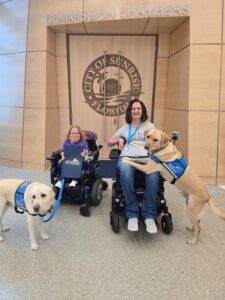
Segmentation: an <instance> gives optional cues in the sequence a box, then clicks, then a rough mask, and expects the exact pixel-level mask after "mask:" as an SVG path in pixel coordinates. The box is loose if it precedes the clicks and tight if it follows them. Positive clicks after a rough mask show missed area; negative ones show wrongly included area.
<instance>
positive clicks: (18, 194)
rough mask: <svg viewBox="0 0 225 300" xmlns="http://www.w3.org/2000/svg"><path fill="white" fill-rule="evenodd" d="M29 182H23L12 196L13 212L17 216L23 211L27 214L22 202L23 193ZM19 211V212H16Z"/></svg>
mask: <svg viewBox="0 0 225 300" xmlns="http://www.w3.org/2000/svg"><path fill="white" fill-rule="evenodd" d="M30 184H31V182H29V181H24V182H22V183H21V184H20V185H19V186H18V188H17V190H16V192H15V195H14V202H15V211H16V212H17V213H19V214H23V213H24V212H25V211H26V212H27V209H26V205H25V202H24V194H25V191H26V189H27V187H28V185H30ZM18 208H19V209H21V210H18Z"/></svg>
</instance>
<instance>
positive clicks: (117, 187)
mask: <svg viewBox="0 0 225 300" xmlns="http://www.w3.org/2000/svg"><path fill="white" fill-rule="evenodd" d="M178 135H179V134H178V133H177V132H173V133H172V136H171V139H172V140H173V142H174V143H175V141H176V140H177V139H178ZM119 154H120V151H119V150H118V149H112V150H111V152H110V155H109V158H110V159H111V160H113V161H115V165H116V163H117V160H118V158H119ZM134 191H135V194H136V198H137V201H138V206H139V208H140V210H141V202H142V197H143V194H144V191H145V178H144V175H143V173H142V172H140V171H138V170H137V172H136V173H135V178H134ZM111 203H112V204H111V205H112V207H111V212H110V225H111V227H112V230H113V232H115V233H119V232H120V224H121V222H120V218H121V217H123V218H124V220H125V221H126V218H125V197H124V193H123V190H122V187H121V184H120V173H119V170H118V169H115V178H113V184H112V201H111ZM156 205H157V219H156V220H155V221H156V224H157V226H158V227H159V221H158V220H159V219H160V224H161V229H162V231H163V232H164V233H165V234H168V235H169V234H170V233H171V232H172V231H173V221H172V215H171V213H169V210H168V206H167V202H166V199H165V197H164V179H163V178H162V177H161V176H160V181H159V189H158V192H157V196H156ZM140 221H142V222H141V223H142V224H143V226H144V227H145V224H144V222H143V220H142V219H141V220H140Z"/></svg>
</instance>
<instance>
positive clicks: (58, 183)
mask: <svg viewBox="0 0 225 300" xmlns="http://www.w3.org/2000/svg"><path fill="white" fill-rule="evenodd" d="M61 185H62V182H61V181H60V180H59V181H57V182H56V184H55V186H57V187H58V188H61Z"/></svg>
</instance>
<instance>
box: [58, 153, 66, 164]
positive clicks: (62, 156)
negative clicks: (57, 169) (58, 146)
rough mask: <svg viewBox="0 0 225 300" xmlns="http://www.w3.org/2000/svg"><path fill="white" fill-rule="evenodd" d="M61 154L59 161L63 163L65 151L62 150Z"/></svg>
mask: <svg viewBox="0 0 225 300" xmlns="http://www.w3.org/2000/svg"><path fill="white" fill-rule="evenodd" d="M60 154H61V158H60V160H59V162H58V163H61V162H62V161H63V160H64V159H65V155H64V152H61V153H60Z"/></svg>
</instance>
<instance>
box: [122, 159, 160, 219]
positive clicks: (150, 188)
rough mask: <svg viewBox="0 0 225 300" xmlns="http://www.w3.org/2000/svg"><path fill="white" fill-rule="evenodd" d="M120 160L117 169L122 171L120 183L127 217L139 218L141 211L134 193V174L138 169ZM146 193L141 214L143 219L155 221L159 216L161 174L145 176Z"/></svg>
mask: <svg viewBox="0 0 225 300" xmlns="http://www.w3.org/2000/svg"><path fill="white" fill-rule="evenodd" d="M121 159H122V158H120V159H119V160H118V163H117V167H118V169H119V170H120V183H121V186H122V189H123V193H124V196H125V200H126V207H125V211H126V216H127V218H128V219H130V218H139V217H140V216H139V214H140V209H139V205H138V201H137V198H136V195H135V192H134V174H135V173H136V171H137V169H135V168H134V167H132V166H130V165H128V164H123V163H122V162H121ZM143 174H144V176H145V192H144V195H143V198H142V204H141V214H142V217H143V219H154V218H155V216H156V214H157V206H156V195H157V191H158V188H159V173H158V172H155V173H152V174H145V173H143Z"/></svg>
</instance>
